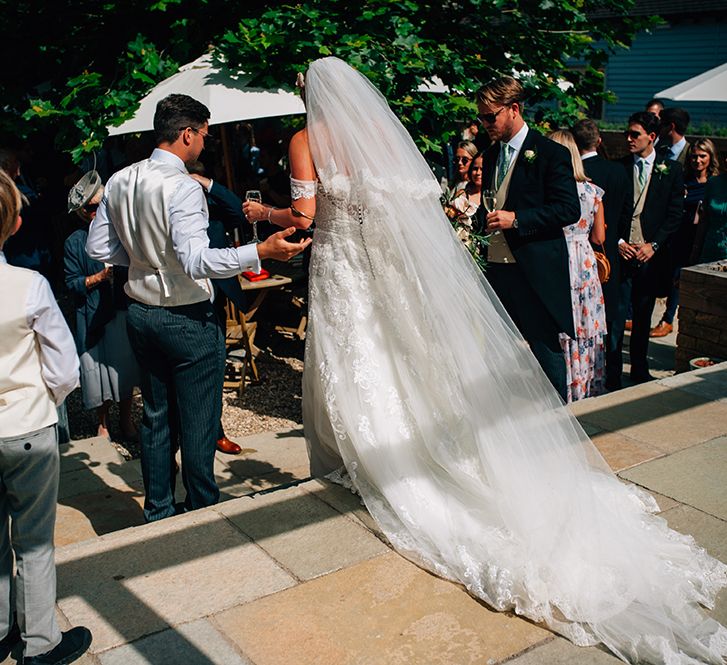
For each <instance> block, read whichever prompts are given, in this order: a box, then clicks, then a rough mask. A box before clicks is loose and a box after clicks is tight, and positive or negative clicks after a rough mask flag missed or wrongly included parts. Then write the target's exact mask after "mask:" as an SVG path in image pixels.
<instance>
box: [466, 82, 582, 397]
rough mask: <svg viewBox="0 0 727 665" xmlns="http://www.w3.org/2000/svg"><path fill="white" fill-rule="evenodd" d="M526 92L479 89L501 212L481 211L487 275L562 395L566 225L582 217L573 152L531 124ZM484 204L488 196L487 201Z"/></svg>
mask: <svg viewBox="0 0 727 665" xmlns="http://www.w3.org/2000/svg"><path fill="white" fill-rule="evenodd" d="M524 96H525V95H524V91H523V88H522V86H521V85H520V83H519V82H518V81H517V80H516V79H514V78H512V77H510V76H503V77H502V78H499V79H495V80H493V81H491V82H490V83H488V84H487V85H485V86H484V87H483V88H481V89H480V90H479V91H478V93H477V107H478V109H479V119H480V121H481V122H482V125H483V126H484V128H485V130H486V131H487V133H488V134H489V136H490V139H492V141H493V144H492V145H491V146H490V147H489V148H488V149H487V151H486V152H485V155H484V160H483V166H484V171H485V173H484V178H483V188H489V189H492V190H494V191H496V192H497V195H496V196H497V204H496V207H497V208H498V209H497V210H495V211H493V212H489V213H488V212H487V211H486V210H485V207H484V205H481V206H480V208H479V210H478V217H479V222H480V228H485V227H486V229H487V231H488V232H489V233H492V235H491V236H490V238H489V240H490V244H489V247H488V248H487V249H486V250H485V251H486V254H487V255H486V259H487V279H488V280H489V282H490V284H491V285H492V288H493V289H495V293H497V295H498V297H499V298H500V300H501V301H502V304H503V305H504V306H505V309H506V310H507V312H508V314H510V316H511V317H512V319H513V321H514V322H515V325H517V327H518V329H519V330H520V332H521V333H522V335H523V337H524V338H525V339H526V340H527V342H528V344H529V345H530V349H531V350H532V352H533V354H534V355H535V357H536V358H537V360H538V362H539V363H540V366H541V367H542V368H543V371H544V372H545V374H546V375H547V377H548V379H549V380H550V382H551V383H552V384H553V386H554V387H555V389H556V390H557V391H558V392H559V393H560V396H561V397H562V398H563V399H565V398H566V366H565V358H564V356H563V351H562V349H561V346H560V341H559V333H561V332H564V333H566V334H567V335H569V336H570V337H575V331H574V329H573V308H572V304H571V293H570V277H569V274H568V249H567V247H566V243H565V237H564V235H563V227H564V226H568V225H569V224H574V223H575V222H577V221H578V219H579V218H580V214H581V211H580V203H579V200H578V191H577V189H576V182H575V178H574V176H573V166H572V163H571V158H570V154H569V153H568V150H567V149H566V148H564V147H563V146H561V145H558V144H557V143H555V142H553V141H551V140H549V139H546V138H544V137H543V136H541V135H540V134H539V133H538V132H535V131H532V130H531V129H529V128H528V125H527V123H526V122H525V120H524V119H523V116H522V112H523V100H524ZM483 201H484V199H483Z"/></svg>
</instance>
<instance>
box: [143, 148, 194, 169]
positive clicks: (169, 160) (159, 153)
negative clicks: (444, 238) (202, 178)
mask: <svg viewBox="0 0 727 665" xmlns="http://www.w3.org/2000/svg"><path fill="white" fill-rule="evenodd" d="M149 159H151V160H152V161H154V162H164V163H165V164H169V166H174V167H175V168H178V169H179V170H180V171H181V172H182V173H187V167H186V166H185V165H184V162H183V161H182V160H181V159H179V157H177V156H176V155H175V154H174V153H173V152H169V150H162V149H161V148H154V152H152V153H151V157H149Z"/></svg>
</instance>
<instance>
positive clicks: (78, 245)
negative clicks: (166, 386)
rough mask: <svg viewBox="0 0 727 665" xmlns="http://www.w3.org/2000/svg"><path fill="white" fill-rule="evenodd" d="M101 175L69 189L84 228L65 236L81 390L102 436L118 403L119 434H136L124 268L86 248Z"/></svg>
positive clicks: (135, 381) (135, 374)
mask: <svg viewBox="0 0 727 665" xmlns="http://www.w3.org/2000/svg"><path fill="white" fill-rule="evenodd" d="M103 191H104V188H103V185H102V184H101V177H100V176H99V175H98V173H97V172H96V171H89V172H88V173H87V174H86V175H84V176H83V178H81V180H79V181H78V183H77V184H76V185H75V186H74V187H73V188H72V189H71V191H70V193H69V195H68V212H75V213H76V215H77V216H78V218H79V220H80V221H81V228H79V229H77V230H76V231H74V232H73V233H72V234H71V235H70V236H68V238H67V239H66V242H65V245H64V248H63V265H64V274H65V282H66V286H67V287H68V289H69V290H70V292H71V293H72V294H73V300H74V306H75V329H74V337H75V339H76V350H77V351H78V355H79V357H80V359H81V391H82V393H83V406H84V408H85V409H88V410H91V409H95V410H96V417H97V420H98V429H97V434H98V436H102V437H104V438H110V436H109V422H108V417H109V410H110V408H111V403H112V402H117V403H118V404H119V419H120V426H121V434H122V437H123V438H124V440H132V441H134V440H136V439H137V437H138V434H137V431H136V427H135V425H134V423H133V420H132V417H131V397H132V394H133V390H134V386H136V385H139V380H140V376H139V366H138V364H137V362H136V358H135V357H134V354H133V352H132V351H131V346H130V345H129V338H128V336H127V333H126V306H127V301H126V295H125V294H124V292H123V288H124V283H125V282H126V273H127V269H126V268H118V267H117V268H111V267H106V266H104V264H103V263H100V262H99V261H94V260H93V259H91V258H89V256H88V254H87V253H86V239H87V238H88V226H89V224H90V223H91V221H92V220H93V218H94V217H95V216H96V210H97V208H98V206H99V203H100V202H101V197H102V196H103Z"/></svg>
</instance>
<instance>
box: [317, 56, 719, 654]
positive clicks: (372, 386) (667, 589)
mask: <svg viewBox="0 0 727 665" xmlns="http://www.w3.org/2000/svg"><path fill="white" fill-rule="evenodd" d="M305 91H306V105H307V112H308V135H309V143H310V146H311V151H312V154H313V159H314V162H315V165H316V169H317V172H318V177H319V180H320V183H321V189H322V190H323V193H324V195H325V196H326V197H330V198H331V199H332V200H334V201H336V202H337V205H338V207H339V209H340V210H341V211H342V212H341V220H343V221H339V222H338V223H339V224H340V223H348V224H349V225H355V233H354V231H353V230H351V235H350V237H349V238H348V239H342V240H341V242H342V243H343V242H353V240H351V238H359V239H360V246H361V252H362V253H364V254H365V265H366V266H367V268H366V270H365V271H363V270H362V272H361V274H357V273H356V270H355V269H352V270H351V272H337V273H333V272H332V273H331V274H332V275H334V274H335V275H338V276H339V277H337V278H336V279H337V280H338V281H337V282H336V283H335V284H329V285H328V288H329V291H330V292H331V293H333V295H332V296H331V298H330V302H324V303H323V304H322V305H319V306H320V307H324V308H325V307H328V308H329V309H330V310H331V311H329V312H328V313H329V314H330V317H329V319H330V321H331V324H330V325H331V330H324V329H320V327H317V328H316V329H315V337H316V344H317V347H316V348H317V349H318V350H319V351H318V355H316V359H317V366H316V367H311V368H310V375H309V376H314V377H315V380H316V381H318V382H320V383H321V387H320V394H321V397H320V402H316V403H314V404H312V405H311V404H308V411H309V412H311V410H315V412H316V414H317V415H316V416H315V418H314V420H313V421H309V422H308V423H306V429H307V430H308V426H309V424H310V426H311V429H316V430H318V431H320V432H324V431H329V432H330V433H331V438H330V439H329V440H328V442H327V445H328V446H329V447H330V449H331V450H330V452H331V453H332V454H340V456H341V457H342V458H343V460H344V461H345V463H346V467H347V468H348V470H349V473H350V475H351V478H352V481H353V482H354V484H355V486H356V488H357V489H358V490H359V492H360V494H361V496H362V498H363V500H364V502H365V503H366V506H367V508H368V509H369V511H370V512H371V514H372V515H373V516H374V518H375V519H376V520H377V522H378V523H379V524H380V526H381V527H382V529H383V531H384V532H385V533H386V535H387V537H388V538H389V539H390V540H391V542H392V544H393V545H394V546H395V547H396V548H397V549H398V550H399V551H400V552H401V553H402V554H404V555H405V556H407V557H409V558H410V559H412V560H413V561H415V562H417V563H418V564H420V565H422V566H424V567H426V568H428V569H430V570H432V571H433V572H435V573H437V574H439V575H441V576H443V577H446V578H448V579H451V580H454V581H457V582H459V583H461V584H463V585H465V586H466V588H467V589H468V590H469V591H470V592H471V593H472V594H474V595H475V596H477V597H479V598H482V599H483V600H484V601H486V602H487V603H488V604H489V605H491V606H492V607H494V608H496V609H498V610H505V609H513V610H515V611H516V612H517V613H519V614H521V615H524V616H526V617H528V618H530V619H532V620H534V621H542V622H545V623H546V624H547V625H548V626H549V627H550V628H552V629H553V630H555V631H557V632H559V633H561V634H563V635H565V636H566V637H568V638H569V639H571V640H572V641H573V642H575V643H576V644H579V645H591V644H595V643H598V642H602V643H603V644H605V645H607V646H608V647H609V648H610V649H611V650H612V651H613V652H614V653H616V654H617V655H618V656H619V657H621V658H622V659H624V660H627V661H633V662H636V661H639V660H642V661H648V662H652V663H670V664H687V663H698V662H708V663H723V657H724V656H725V654H727V630H725V629H724V628H723V627H722V626H721V625H720V624H718V623H717V622H715V621H714V620H712V619H710V618H708V617H707V616H706V615H705V614H704V613H703V611H702V610H701V608H700V607H699V605H704V606H708V607H709V606H711V604H712V603H713V602H714V598H715V595H716V593H717V591H718V590H719V589H720V588H721V587H722V586H724V585H725V584H727V567H725V566H724V565H723V564H722V563H720V562H718V561H716V560H715V559H713V558H711V557H709V556H708V555H707V554H706V553H705V552H704V551H703V550H702V549H700V548H699V547H698V546H697V545H696V544H695V543H694V541H693V539H692V538H690V537H688V536H684V535H681V534H679V533H676V532H674V531H672V530H670V529H669V528H668V527H667V525H666V523H665V521H664V520H663V519H661V518H659V517H656V516H654V515H653V514H652V513H653V512H655V511H656V509H657V508H656V504H655V502H654V500H653V498H652V497H650V496H649V495H648V494H646V493H644V492H642V491H640V490H638V488H635V487H631V486H626V485H624V484H622V483H621V482H620V481H619V480H618V479H617V478H616V477H615V476H614V475H613V474H612V473H611V471H610V470H609V468H608V467H607V465H606V464H605V462H604V461H603V459H602V458H601V456H600V455H599V453H598V451H597V450H596V449H595V447H594V446H593V444H592V443H591V441H590V440H589V438H588V437H587V436H586V434H585V433H584V431H583V429H582V428H581V427H580V425H579V424H578V422H577V421H576V420H575V418H574V417H573V416H572V415H570V413H569V411H568V409H567V408H565V406H564V405H563V403H562V401H561V400H560V398H559V397H558V395H557V394H556V392H555V391H554V390H553V388H552V387H551V386H550V384H549V382H548V380H547V379H546V377H545V375H544V374H543V372H542V371H541V369H540V367H539V365H538V364H537V362H536V360H535V358H534V357H533V355H532V354H531V353H530V351H529V350H528V347H527V345H526V343H525V342H524V340H523V339H522V337H521V336H520V334H519V333H518V331H517V329H516V328H515V326H514V325H513V323H512V321H511V320H510V318H509V317H508V315H507V314H506V312H505V311H504V309H503V307H502V305H501V304H500V302H499V300H498V299H497V297H496V296H495V295H494V293H493V291H492V289H491V288H490V286H489V284H488V283H487V281H486V279H485V278H484V277H483V276H482V274H481V273H480V271H479V270H478V269H477V267H476V266H475V264H474V262H473V261H472V260H471V258H470V257H469V254H468V253H467V252H466V250H465V249H464V248H463V247H462V244H461V242H460V241H459V240H458V239H457V238H456V236H455V234H454V232H453V230H452V229H451V227H450V225H449V223H448V221H447V220H446V218H445V216H444V215H443V213H442V210H441V207H440V204H439V193H440V190H439V187H438V183H437V182H436V180H435V179H434V177H433V175H432V173H431V171H430V169H429V167H428V166H427V164H426V162H425V160H424V159H423V157H422V156H421V154H420V153H419V151H418V150H417V149H416V147H415V145H414V143H413V142H412V140H411V138H410V136H409V135H408V133H407V132H406V130H405V129H404V127H403V126H402V125H401V123H400V122H399V121H398V119H397V118H396V116H395V115H394V113H393V112H392V111H391V109H390V108H389V106H388V104H387V103H386V100H385V99H384V98H383V97H382V96H381V94H380V93H379V92H378V91H377V90H376V89H375V88H374V87H373V86H372V85H371V84H370V83H369V81H368V80H367V79H366V78H365V77H364V76H362V75H360V74H359V73H358V72H356V71H355V70H354V69H352V68H351V67H349V66H348V65H346V64H345V63H343V62H342V61H341V60H338V59H336V58H324V59H322V60H318V61H316V62H314V63H313V64H312V65H311V66H310V68H309V70H308V74H307V76H306V84H305ZM322 226H323V225H322ZM356 234H358V235H356ZM341 237H342V238H344V236H341ZM320 241H321V242H331V243H335V242H336V240H335V236H333V235H330V234H329V235H328V236H325V237H324V236H321V240H320ZM316 242H319V240H318V239H317V240H316ZM362 265H363V263H362ZM332 269H333V268H332ZM544 269H547V266H544ZM364 273H365V274H364ZM312 279H315V277H312ZM360 290H365V291H366V293H365V298H359V293H358V291H360ZM359 303H363V304H361V305H359ZM333 328H336V330H334V329H333ZM326 345H327V346H326ZM332 358H336V360H332ZM318 361H320V362H318ZM308 371H309V367H308V358H306V372H308ZM306 397H307V396H306V394H304V400H305V399H306ZM310 399H312V400H318V399H319V398H318V397H317V396H316V397H315V398H313V397H311V398H310ZM311 407H313V409H312V408H311ZM323 421H326V422H323ZM320 445H326V442H325V441H323V442H322V443H321V444H320Z"/></svg>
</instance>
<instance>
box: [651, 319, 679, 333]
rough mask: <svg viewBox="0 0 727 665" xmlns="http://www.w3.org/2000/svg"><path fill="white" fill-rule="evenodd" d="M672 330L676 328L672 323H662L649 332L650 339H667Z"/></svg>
mask: <svg viewBox="0 0 727 665" xmlns="http://www.w3.org/2000/svg"><path fill="white" fill-rule="evenodd" d="M672 330H674V326H673V325H672V324H671V323H667V322H666V321H660V322H659V325H658V326H656V327H655V328H652V329H651V330H650V331H649V337H666V336H667V335H668V334H669V333H670V332H671V331H672Z"/></svg>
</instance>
